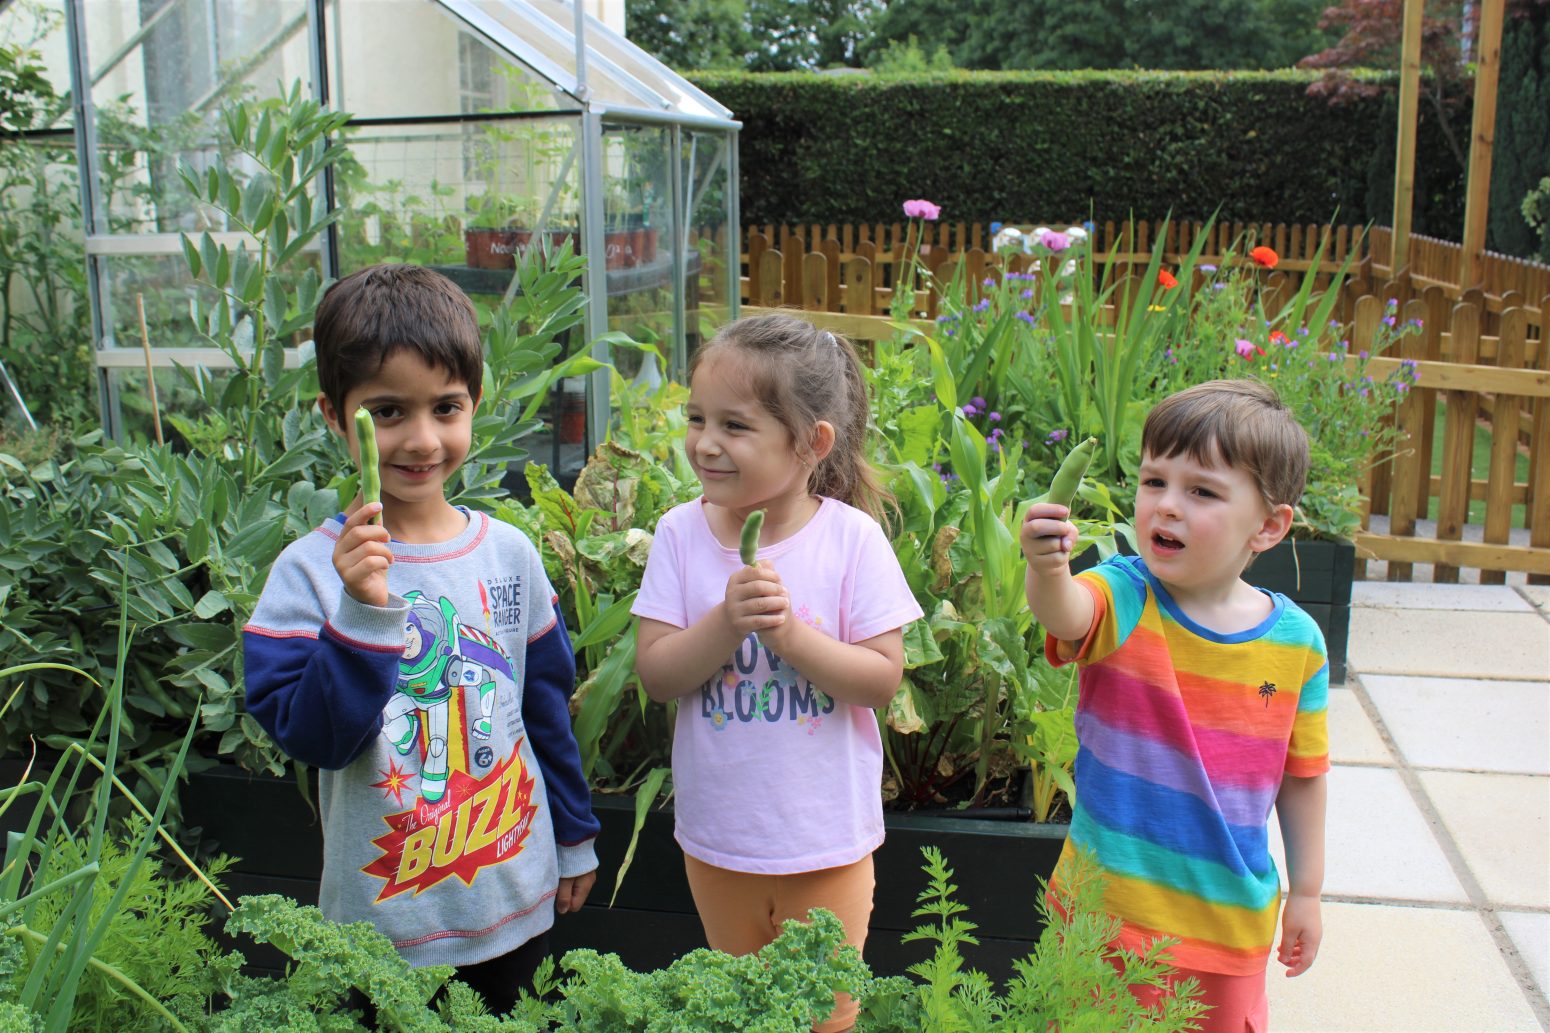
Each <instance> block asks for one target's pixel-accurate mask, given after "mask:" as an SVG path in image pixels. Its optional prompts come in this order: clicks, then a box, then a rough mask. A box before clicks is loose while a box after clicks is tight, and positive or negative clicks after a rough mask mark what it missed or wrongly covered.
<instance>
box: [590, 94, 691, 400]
mask: <svg viewBox="0 0 1550 1033" xmlns="http://www.w3.org/2000/svg"><path fill="white" fill-rule="evenodd" d="M671 141H672V132H671V130H669V129H666V128H662V127H657V126H638V125H611V124H610V125H604V126H603V191H604V192H603V218H604V224H603V248H604V264H605V267H606V269H607V281H608V329H610V330H622V331H623V332H624V333H626V334H629V335H630V336H631V337H633V338H635V339H636V340H640V341H654V342H658V343H660V344H661V345H663V346H664V347H665V348H668V349H669V350H670V349H671V344H672V342H673V339H674V333H675V331H674V319H673V308H674V305H673V298H674V287H675V282H674V272H673V254H672V248H673V243H674V241H675V239H676V237H675V234H674V232H673V205H672V197H671V179H670V169H669V166H668V162H669V161H670V145H671ZM614 361H615V363H616V364H617V366H618V369H619V372H620V374H621V375H623V376H624V377H626V378H629V377H633V376H634V375H635V374H636V373H637V372H638V371H639V369H640V361H641V360H640V355H639V353H637V352H633V351H624V350H621V351H619V352H616V353H615V354H614Z"/></svg>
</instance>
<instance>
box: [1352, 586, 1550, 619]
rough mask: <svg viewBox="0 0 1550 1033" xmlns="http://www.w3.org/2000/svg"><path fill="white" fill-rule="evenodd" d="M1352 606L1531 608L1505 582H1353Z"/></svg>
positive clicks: (1473, 608) (1518, 610) (1436, 608)
mask: <svg viewBox="0 0 1550 1033" xmlns="http://www.w3.org/2000/svg"><path fill="white" fill-rule="evenodd" d="M1351 605H1352V606H1383V607H1388V608H1390V609H1395V608H1397V609H1405V610H1450V611H1451V610H1493V611H1498V612H1510V613H1528V612H1531V611H1532V610H1533V609H1534V607H1533V606H1532V605H1530V603H1529V602H1528V600H1526V599H1524V598H1523V597H1522V596H1521V595H1519V594H1518V593H1517V590H1516V589H1513V588H1509V587H1508V586H1506V585H1449V584H1442V585H1438V584H1420V583H1413V582H1405V581H1397V582H1396V581H1357V582H1354V583H1353V584H1352V585H1351Z"/></svg>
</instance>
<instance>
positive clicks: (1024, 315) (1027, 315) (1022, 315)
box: [1017, 312, 1038, 324]
mask: <svg viewBox="0 0 1550 1033" xmlns="http://www.w3.org/2000/svg"><path fill="white" fill-rule="evenodd" d="M1017 318H1018V319H1021V320H1022V321H1023V322H1024V323H1030V324H1032V323H1037V322H1038V320H1037V319H1034V318H1033V313H1032V312H1019V313H1017Z"/></svg>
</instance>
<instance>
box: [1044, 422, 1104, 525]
mask: <svg viewBox="0 0 1550 1033" xmlns="http://www.w3.org/2000/svg"><path fill="white" fill-rule="evenodd" d="M1097 452H1098V439H1097V438H1092V437H1090V438H1087V439H1086V440H1085V441H1083V442H1081V443H1080V444H1078V445H1077V446H1076V447H1075V448H1073V449H1072V450H1071V451H1070V452H1069V453H1068V454H1067V455H1066V458H1065V459H1064V460H1062V461H1061V463H1060V468H1059V469H1058V470H1056V471H1055V476H1054V478H1053V479H1052V480H1051V481H1050V482H1049V490H1048V491H1046V492H1045V493H1044V495H1043V497H1042V498H1039V499H1036V500H1035V501H1037V502H1053V503H1054V504H1055V505H1057V506H1065V507H1066V508H1067V509H1070V508H1071V503H1073V502H1075V501H1076V490H1077V489H1078V488H1080V487H1081V486H1082V477H1083V475H1085V474H1086V473H1087V468H1088V467H1089V466H1091V465H1092V461H1093V456H1095V455H1096V454H1097Z"/></svg>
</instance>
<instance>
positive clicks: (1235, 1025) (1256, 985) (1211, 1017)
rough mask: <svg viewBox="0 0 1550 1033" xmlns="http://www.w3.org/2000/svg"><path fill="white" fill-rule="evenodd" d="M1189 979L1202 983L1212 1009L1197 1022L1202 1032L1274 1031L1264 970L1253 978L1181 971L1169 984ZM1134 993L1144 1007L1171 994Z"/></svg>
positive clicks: (1140, 989) (1136, 989) (1155, 990)
mask: <svg viewBox="0 0 1550 1033" xmlns="http://www.w3.org/2000/svg"><path fill="white" fill-rule="evenodd" d="M1110 960H1111V961H1113V960H1114V959H1110ZM1115 967H1116V968H1117V967H1118V964H1117V963H1116V965H1115ZM1189 978H1193V979H1195V980H1196V981H1197V982H1199V984H1200V990H1201V994H1200V999H1201V1000H1202V1001H1204V1002H1205V1003H1206V1004H1209V1005H1210V1006H1211V1010H1210V1011H1207V1012H1206V1013H1205V1014H1204V1015H1202V1016H1200V1017H1199V1018H1198V1019H1196V1020H1195V1022H1196V1023H1198V1024H1199V1026H1200V1033H1266V1030H1268V1029H1269V1028H1270V999H1269V998H1268V997H1266V996H1265V973H1264V972H1263V971H1260V972H1256V973H1255V974H1254V975H1251V976H1224V975H1222V974H1221V973H1220V972H1198V971H1195V970H1194V969H1187V968H1180V969H1175V970H1174V971H1173V974H1172V975H1170V976H1169V977H1168V985H1169V986H1170V987H1171V986H1172V985H1173V984H1174V983H1177V982H1178V981H1179V980H1181V979H1189ZM1130 992H1131V993H1132V994H1134V995H1135V998H1136V1000H1138V1001H1140V1002H1141V1003H1142V1004H1144V1005H1147V1006H1148V1007H1154V1006H1155V1005H1156V1004H1157V1002H1158V1000H1159V999H1160V998H1161V997H1162V996H1163V995H1164V994H1165V993H1167V992H1168V991H1167V990H1164V989H1161V988H1159V987H1155V986H1132V987H1131V988H1130Z"/></svg>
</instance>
